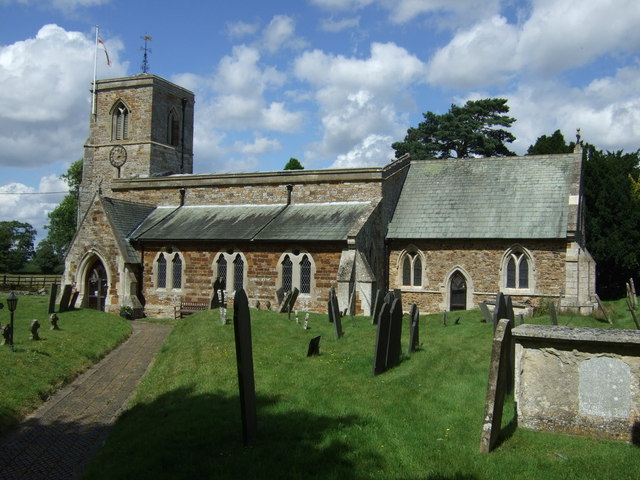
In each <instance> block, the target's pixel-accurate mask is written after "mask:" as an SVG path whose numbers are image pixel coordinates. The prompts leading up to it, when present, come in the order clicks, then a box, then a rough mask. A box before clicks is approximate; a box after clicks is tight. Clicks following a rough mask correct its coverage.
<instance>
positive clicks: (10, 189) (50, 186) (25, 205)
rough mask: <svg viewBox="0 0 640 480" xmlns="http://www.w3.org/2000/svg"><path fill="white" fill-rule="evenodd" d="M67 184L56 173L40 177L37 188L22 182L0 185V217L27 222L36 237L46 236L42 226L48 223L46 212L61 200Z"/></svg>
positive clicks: (66, 189)
mask: <svg viewBox="0 0 640 480" xmlns="http://www.w3.org/2000/svg"><path fill="white" fill-rule="evenodd" d="M67 191H68V186H67V184H66V182H64V181H63V180H61V179H60V178H59V177H58V176H57V175H53V174H51V175H47V176H44V177H42V178H41V179H40V185H39V187H38V188H37V189H35V188H33V187H29V186H27V185H24V184H22V183H17V182H14V183H9V184H6V185H2V186H0V219H2V220H17V221H19V222H27V223H29V224H30V225H31V226H32V227H34V228H35V229H36V231H37V233H38V235H37V237H38V239H41V238H44V237H45V236H46V230H45V229H44V226H45V225H46V224H47V223H49V218H48V217H47V214H48V213H49V212H51V211H52V210H53V209H54V208H55V207H57V206H58V204H59V203H60V202H61V201H62V198H63V197H64V195H65V193H53V192H67Z"/></svg>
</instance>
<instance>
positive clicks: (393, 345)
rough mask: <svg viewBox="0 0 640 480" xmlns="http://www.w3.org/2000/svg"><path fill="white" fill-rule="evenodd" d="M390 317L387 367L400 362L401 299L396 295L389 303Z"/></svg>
mask: <svg viewBox="0 0 640 480" xmlns="http://www.w3.org/2000/svg"><path fill="white" fill-rule="evenodd" d="M390 318H391V323H390V325H389V344H388V347H387V365H386V367H387V369H389V368H392V367H395V366H396V365H398V364H399V363H400V353H401V352H402V301H401V300H400V299H399V298H397V297H396V299H395V300H394V301H393V303H392V304H391V312H390Z"/></svg>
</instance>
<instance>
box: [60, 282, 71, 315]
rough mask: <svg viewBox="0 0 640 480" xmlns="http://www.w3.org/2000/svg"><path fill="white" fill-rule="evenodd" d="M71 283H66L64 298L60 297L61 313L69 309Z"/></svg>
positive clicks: (63, 291)
mask: <svg viewBox="0 0 640 480" xmlns="http://www.w3.org/2000/svg"><path fill="white" fill-rule="evenodd" d="M71 289H72V286H71V285H65V286H64V289H63V290H62V298H61V299H60V313H63V312H66V311H67V310H69V300H71Z"/></svg>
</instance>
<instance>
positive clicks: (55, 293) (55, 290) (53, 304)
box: [48, 283, 58, 313]
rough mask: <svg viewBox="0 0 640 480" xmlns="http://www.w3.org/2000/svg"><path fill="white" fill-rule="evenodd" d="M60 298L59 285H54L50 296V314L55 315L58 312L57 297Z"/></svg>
mask: <svg viewBox="0 0 640 480" xmlns="http://www.w3.org/2000/svg"><path fill="white" fill-rule="evenodd" d="M57 296H58V284H57V283H53V284H52V285H51V294H50V295H49V310H48V313H54V312H55V311H56V297H57Z"/></svg>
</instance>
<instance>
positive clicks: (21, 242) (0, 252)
mask: <svg viewBox="0 0 640 480" xmlns="http://www.w3.org/2000/svg"><path fill="white" fill-rule="evenodd" d="M35 237H36V230H35V229H34V228H33V227H32V226H31V225H30V224H29V223H25V222H18V221H17V220H11V221H2V222H0V272H3V273H18V272H21V271H22V270H23V269H24V267H25V266H26V265H27V263H28V262H29V260H31V258H32V257H33V254H34V250H33V242H34V240H35Z"/></svg>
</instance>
